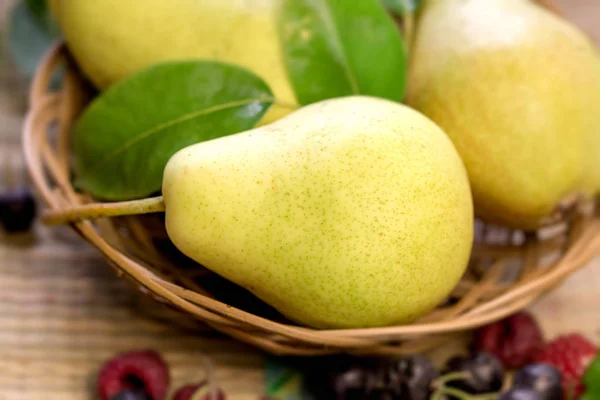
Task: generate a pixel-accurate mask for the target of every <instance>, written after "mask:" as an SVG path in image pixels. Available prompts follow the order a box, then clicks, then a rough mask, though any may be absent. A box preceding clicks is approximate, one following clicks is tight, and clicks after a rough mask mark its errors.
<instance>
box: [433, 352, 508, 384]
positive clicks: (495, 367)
mask: <svg viewBox="0 0 600 400" xmlns="http://www.w3.org/2000/svg"><path fill="white" fill-rule="evenodd" d="M450 372H463V373H464V374H465V377H464V378H463V379H457V380H453V381H451V382H448V383H447V386H449V387H454V388H456V389H460V390H462V391H464V392H467V393H470V394H482V393H492V392H496V391H498V390H500V389H501V388H502V384H503V382H504V367H503V366H502V363H501V362H500V360H498V359H497V358H496V357H494V356H493V355H491V354H489V353H476V354H474V355H472V356H457V357H454V358H452V359H450V360H449V361H448V363H447V364H446V369H445V373H450Z"/></svg>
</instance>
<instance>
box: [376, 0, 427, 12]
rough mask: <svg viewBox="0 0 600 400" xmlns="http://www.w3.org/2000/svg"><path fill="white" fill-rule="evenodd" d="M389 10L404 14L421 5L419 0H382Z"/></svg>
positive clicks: (413, 10)
mask: <svg viewBox="0 0 600 400" xmlns="http://www.w3.org/2000/svg"><path fill="white" fill-rule="evenodd" d="M382 1H383V4H384V5H385V6H386V7H387V8H388V10H390V11H391V12H393V13H395V14H398V15H404V14H410V13H413V12H415V11H416V10H417V9H418V8H419V6H420V5H421V0H382Z"/></svg>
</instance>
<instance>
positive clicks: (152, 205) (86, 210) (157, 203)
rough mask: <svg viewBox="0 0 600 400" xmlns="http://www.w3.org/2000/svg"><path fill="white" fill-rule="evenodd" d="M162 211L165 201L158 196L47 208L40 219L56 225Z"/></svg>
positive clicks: (47, 223)
mask: <svg viewBox="0 0 600 400" xmlns="http://www.w3.org/2000/svg"><path fill="white" fill-rule="evenodd" d="M164 211H165V202H164V200H163V197H162V196H158V197H151V198H148V199H142V200H132V201H122V202H117V203H95V204H87V205H84V206H78V207H73V208H69V209H67V210H49V211H46V212H45V213H44V215H43V216H42V221H43V222H44V223H45V224H46V225H58V224H65V223H68V222H75V221H82V220H86V219H98V218H104V217H119V216H123V215H140V214H151V213H158V212H164Z"/></svg>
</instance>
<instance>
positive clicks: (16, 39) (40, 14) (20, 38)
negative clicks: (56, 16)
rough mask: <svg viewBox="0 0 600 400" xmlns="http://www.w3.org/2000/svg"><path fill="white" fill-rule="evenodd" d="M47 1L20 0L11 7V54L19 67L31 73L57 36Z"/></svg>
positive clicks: (9, 31)
mask: <svg viewBox="0 0 600 400" xmlns="http://www.w3.org/2000/svg"><path fill="white" fill-rule="evenodd" d="M48 15H49V14H48V10H47V8H45V2H39V1H38V0H36V1H35V2H33V0H29V1H28V2H19V3H17V4H16V5H15V7H14V8H13V9H12V11H11V14H10V17H9V18H10V19H9V22H8V23H9V27H8V47H9V51H10V56H11V58H12V60H13V61H14V62H15V64H16V65H17V67H18V68H19V69H20V70H21V71H22V72H23V73H24V74H25V75H26V76H32V75H33V73H34V72H35V69H36V68H37V66H38V64H39V62H40V61H41V59H42V57H43V56H44V54H45V53H46V52H47V51H48V50H49V49H50V47H51V46H52V45H53V44H54V42H55V40H56V39H57V38H58V36H59V35H58V30H57V29H56V27H55V26H54V25H53V23H52V22H51V20H50V17H49V16H48Z"/></svg>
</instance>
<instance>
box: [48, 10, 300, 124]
mask: <svg viewBox="0 0 600 400" xmlns="http://www.w3.org/2000/svg"><path fill="white" fill-rule="evenodd" d="M279 4H280V0H226V1H224V0H177V1H173V0H166V1H165V0H152V1H148V0H126V1H123V0H94V1H88V0H84V1H82V0H53V1H52V2H51V3H50V6H51V10H52V14H53V15H54V17H55V19H56V21H57V23H58V25H59V26H60V28H61V31H62V32H63V35H64V37H65V40H66V42H67V44H68V46H69V50H70V51H71V52H72V53H73V56H74V57H75V59H76V60H77V62H78V64H79V66H80V67H81V68H82V70H83V71H84V72H85V74H86V75H87V76H88V77H89V78H90V80H91V81H92V82H93V83H94V84H95V85H96V86H97V87H99V88H100V89H105V88H107V87H108V86H110V85H112V84H113V83H115V82H117V81H119V80H121V79H123V78H125V77H127V76H129V75H131V74H132V73H134V72H137V71H139V70H141V69H143V68H145V67H148V66H150V65H152V64H155V63H158V62H161V61H168V60H177V59H189V58H205V59H213V60H218V61H222V62H228V63H232V64H236V65H239V66H242V67H245V68H247V69H249V70H251V71H253V72H254V73H255V74H257V75H258V76H260V77H262V78H263V79H264V80H265V81H266V82H267V84H268V85H269V86H270V87H271V89H272V90H273V93H274V95H275V97H276V98H277V99H278V102H277V103H278V104H274V105H273V107H271V109H270V110H269V112H268V113H267V115H266V116H265V118H264V120H263V121H264V123H267V122H269V121H272V120H275V119H277V118H280V117H281V116H283V115H285V114H286V113H289V112H290V111H291V110H292V109H294V108H295V106H296V104H297V101H296V97H295V94H294V92H293V90H292V86H291V83H290V82H289V79H288V76H287V72H286V69H285V65H284V60H283V53H282V49H281V46H280V43H279V39H278V35H277V25H276V17H277V15H276V14H277V10H278V7H279Z"/></svg>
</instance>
